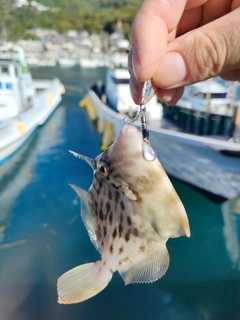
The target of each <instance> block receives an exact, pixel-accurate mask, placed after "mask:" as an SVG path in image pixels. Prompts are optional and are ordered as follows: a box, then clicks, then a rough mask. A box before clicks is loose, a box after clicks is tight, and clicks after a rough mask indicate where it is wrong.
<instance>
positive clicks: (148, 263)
mask: <svg viewBox="0 0 240 320" xmlns="http://www.w3.org/2000/svg"><path fill="white" fill-rule="evenodd" d="M168 266H169V254H168V250H167V248H166V246H165V245H164V247H163V248H161V250H159V251H158V252H156V253H155V254H154V255H153V256H151V257H150V259H147V260H144V261H143V262H141V263H139V264H138V265H136V266H134V267H133V268H131V269H129V270H128V271H126V272H123V273H120V275H121V276H122V277H123V280H124V282H125V284H126V285H127V284H130V283H148V282H154V281H157V280H158V279H160V278H161V277H162V276H163V275H164V274H165V273H166V271H167V269H168Z"/></svg>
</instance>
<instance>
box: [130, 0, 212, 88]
mask: <svg viewBox="0 0 240 320" xmlns="http://www.w3.org/2000/svg"><path fill="white" fill-rule="evenodd" d="M205 2H206V0H190V1H187V0H145V1H143V3H142V5H141V6H140V8H139V10H138V12H137V15H136V17H135V19H134V22H133V25H132V41H133V48H132V54H131V55H130V57H132V65H133V72H134V74H135V77H136V78H137V80H138V81H140V82H144V81H146V80H147V79H151V78H152V76H153V75H154V73H155V71H156V70H157V68H158V66H159V63H160V60H161V58H162V57H163V55H164V54H165V51H166V46H167V43H168V34H169V33H170V32H172V31H173V30H174V29H175V28H176V27H177V25H178V22H179V20H180V18H181V16H182V14H183V12H184V10H185V8H186V7H187V9H189V8H191V7H197V6H200V5H202V4H203V3H205Z"/></svg>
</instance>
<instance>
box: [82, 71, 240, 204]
mask: <svg viewBox="0 0 240 320" xmlns="http://www.w3.org/2000/svg"><path fill="white" fill-rule="evenodd" d="M126 75H127V73H125V74H124V77H122V79H123V80H124V79H125V80H126V78H125V76H126ZM128 78H129V76H128ZM125 80H124V81H123V82H124V85H125V86H126V85H128V84H125V82H126V83H127V81H125ZM112 81H113V82H114V79H113V78H112ZM109 86H110V84H109V82H108V81H107V82H106V96H105V95H104V93H103V92H101V88H100V86H99V84H97V85H96V86H94V90H93V89H90V90H89V92H88V98H87V99H85V100H84V101H85V103H82V105H83V106H84V104H85V105H86V107H89V105H90V108H88V110H90V112H91V113H92V114H94V112H92V111H91V109H92V108H95V109H96V112H95V113H96V114H97V116H96V117H97V118H98V119H99V120H102V119H104V121H105V122H106V123H108V124H111V127H112V128H113V130H112V132H113V135H112V137H111V139H108V140H109V142H110V140H114V138H115V137H116V135H117V134H118V133H119V131H120V130H121V127H122V120H123V118H124V115H123V113H124V114H126V112H123V113H120V112H119V111H121V110H122V109H121V101H120V100H119V101H118V102H117V104H115V105H112V108H111V107H109V106H108V105H107V104H106V103H105V102H106V100H107V101H111V99H112V98H113V97H111V94H112V96H113V95H115V93H116V92H118V93H119V94H121V98H124V99H126V97H127V96H128V99H129V100H131V97H130V93H129V92H128V93H127V91H125V89H124V86H123V84H122V83H121V81H118V82H117V84H116V86H115V89H114V90H113V91H112V90H108V89H109ZM128 86H129V85H128ZM212 94H213V93H212ZM213 96H214V95H213ZM101 97H102V98H101ZM226 98H227V96H226ZM165 107H166V106H165ZM159 109H160V108H159ZM235 109H236V108H235ZM150 110H151V106H150V103H149V104H147V111H148V112H149V111H150ZM180 110H182V109H181V108H180ZM124 111H125V110H124ZM231 112H232V111H231ZM163 114H164V113H163ZM160 115H161V113H160ZM210 115H211V114H210ZM215 115H216V114H215ZM157 118H159V114H158V115H157ZM148 119H149V129H150V140H151V143H152V145H153V146H154V148H155V150H156V151H157V155H158V158H159V160H160V162H161V163H162V165H163V167H164V169H165V170H166V172H167V173H168V174H169V175H170V176H172V177H175V178H177V179H180V180H182V181H184V182H186V183H189V184H191V185H193V186H195V187H198V188H200V189H202V190H204V191H206V192H207V193H210V194H212V195H217V196H219V197H222V198H227V199H231V198H233V197H235V196H237V195H238V194H240V157H236V156H232V155H226V154H223V153H222V152H220V151H224V152H225V153H233V154H235V155H237V154H239V155H240V143H236V142H234V140H233V139H232V140H231V139H229V140H226V139H225V140H224V138H225V137H223V136H204V135H203V136H202V135H197V134H192V133H186V132H179V131H177V126H176V123H172V127H171V126H169V121H168V120H166V119H165V118H164V117H163V118H162V119H160V120H158V121H156V120H154V121H151V117H148ZM125 121H127V120H125ZM209 121H210V120H209ZM161 124H162V126H164V125H166V124H167V125H166V128H163V127H161V126H160V125H161ZM135 125H137V126H139V127H140V126H141V124H140V122H135ZM106 128H109V126H106ZM180 129H181V128H180Z"/></svg>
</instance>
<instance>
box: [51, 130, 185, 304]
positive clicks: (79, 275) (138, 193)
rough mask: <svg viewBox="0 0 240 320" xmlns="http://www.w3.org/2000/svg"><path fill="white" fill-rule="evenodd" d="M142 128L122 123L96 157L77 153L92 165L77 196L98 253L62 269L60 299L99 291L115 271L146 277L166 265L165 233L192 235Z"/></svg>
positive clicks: (128, 277) (127, 277) (127, 278)
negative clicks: (149, 153)
mask: <svg viewBox="0 0 240 320" xmlns="http://www.w3.org/2000/svg"><path fill="white" fill-rule="evenodd" d="M142 148H143V143H142V134H141V133H140V132H139V131H138V130H137V129H136V128H135V127H134V126H133V125H125V126H124V127H123V128H122V130H121V132H120V133H119V135H118V137H117V139H116V141H115V142H114V143H113V144H112V145H111V146H110V147H109V148H108V149H107V150H106V151H105V152H103V153H102V154H100V155H99V156H98V157H97V158H96V159H95V160H93V159H90V158H88V157H85V156H82V155H78V154H76V153H74V152H72V153H73V154H74V155H75V156H78V157H79V158H81V159H83V160H85V161H87V162H88V163H89V164H90V165H91V167H92V168H93V170H94V180H93V183H92V185H91V187H90V189H89V191H88V192H86V191H84V190H82V189H80V188H78V187H77V186H74V185H72V187H73V189H75V191H76V192H77V194H78V195H79V197H80V198H81V216H82V219H83V222H84V224H85V227H86V229H87V231H88V234H89V237H90V239H91V241H92V243H93V244H94V246H95V248H96V249H97V250H98V251H99V252H100V253H101V258H100V260H99V261H97V262H95V263H87V264H83V265H80V266H78V267H75V268H74V269H71V270H70V271H68V272H66V273H64V274H63V275H62V276H61V277H60V278H59V279H58V284H57V289H58V299H59V300H58V301H59V303H63V304H69V303H77V302H81V301H84V300H86V299H89V298H91V297H92V296H94V295H96V294H98V293H99V292H100V291H102V290H103V289H104V288H105V287H106V286H107V285H108V283H109V281H110V280H111V278H112V275H113V273H114V272H115V271H118V272H119V273H120V275H121V276H122V278H123V280H124V282H125V284H130V283H147V282H153V281H156V280H158V279H159V278H161V277H162V276H163V275H164V274H165V272H166V271H167V269H168V265H169V254H168V251H167V248H166V242H167V240H168V239H169V238H175V237H179V236H182V235H186V236H188V237H189V236H190V230H189V224H188V218H187V215H186V212H185V209H184V207H183V205H182V203H181V201H180V199H179V197H178V196H177V194H176V192H175V190H174V188H173V186H172V184H171V182H170V180H169V179H168V177H167V175H166V173H165V171H164V170H163V168H162V166H161V164H160V163H159V161H158V159H155V160H154V161H152V162H149V161H147V160H146V159H145V158H144V156H143V150H142Z"/></svg>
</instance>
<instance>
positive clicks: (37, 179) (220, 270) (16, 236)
mask: <svg viewBox="0 0 240 320" xmlns="http://www.w3.org/2000/svg"><path fill="white" fill-rule="evenodd" d="M46 72H47V73H48V75H49V77H51V76H52V75H53V74H57V76H59V77H60V78H61V79H62V81H63V82H64V83H65V84H67V85H68V86H69V87H70V86H79V87H80V88H81V90H79V92H78V91H77V90H76V91H75V92H73V91H68V92H67V94H66V95H65V96H64V98H63V101H62V103H61V105H60V107H59V108H58V109H57V111H56V112H55V113H54V114H53V116H52V117H51V118H50V119H49V121H48V122H47V124H46V125H45V126H43V127H42V128H40V129H39V130H38V131H37V132H35V134H34V135H33V136H32V137H31V139H30V140H29V141H28V143H27V144H26V145H25V146H24V148H22V149H21V150H20V151H19V152H18V153H17V154H15V155H14V157H12V158H11V159H10V160H9V161H8V162H7V163H5V164H4V165H2V166H1V167H0V320H55V319H58V320H135V319H137V320H146V319H148V320H185V319H186V320H198V319H199V320H201V319H204V320H205V319H206V320H209V319H211V320H212V319H214V320H221V319H233V320H235V319H236V320H237V319H240V215H239V213H240V197H239V198H236V199H233V200H232V201H228V202H226V203H224V204H222V205H220V204H215V203H213V202H211V201H210V200H208V199H206V198H205V197H204V196H203V195H201V194H200V193H198V192H197V191H195V190H193V189H192V188H191V187H189V186H187V185H185V184H183V183H181V182H179V181H177V180H172V181H173V184H174V187H175V188H176V190H177V192H178V194H179V196H180V198H181V199H182V201H183V203H184V206H185V208H186V211H187V213H188V216H189V222H190V226H191V238H183V237H182V238H178V239H171V240H169V241H168V249H169V253H170V257H171V262H170V267H169V270H168V271H167V273H166V275H165V276H164V277H163V278H162V279H161V280H159V281H157V282H156V283H153V284H145V285H140V284H139V285H128V286H124V283H123V281H122V279H121V277H120V276H119V275H118V274H117V273H116V274H114V277H113V280H112V281H111V282H110V284H109V286H108V287H107V288H106V289H105V290H104V291H102V292H101V293H100V294H98V295H97V296H96V297H94V298H92V299H90V300H87V301H85V302H83V303H80V304H76V305H59V304H58V303H57V291H56V282H57V279H58V277H59V276H60V275H61V274H62V273H64V272H65V271H67V270H69V269H70V268H73V267H75V266H77V265H79V264H82V263H85V262H88V261H96V260H97V259H98V258H99V254H98V253H97V252H96V250H95V249H94V247H93V245H92V244H91V242H90V240H89V239H88V235H87V232H86V230H85V228H84V226H83V223H82V221H81V218H80V216H79V199H78V197H77V195H76V194H75V192H74V191H73V190H72V189H71V188H70V187H69V185H68V184H69V183H74V184H76V185H78V186H80V187H82V188H84V189H86V190H87V188H88V187H89V186H90V184H91V182H92V170H91V168H90V167H89V166H88V165H87V164H86V163H85V162H83V161H80V160H78V159H76V158H75V157H73V156H72V155H71V154H70V153H69V152H68V150H69V149H71V150H74V151H77V152H79V153H82V154H85V155H88V156H90V157H95V156H96V155H97V154H98V153H99V146H100V139H101V137H100V135H99V134H98V133H97V132H96V130H95V128H94V126H93V125H91V124H90V123H89V121H88V118H87V116H86V114H85V112H84V111H83V110H82V109H80V108H79V107H78V102H79V100H80V99H81V97H82V95H83V94H84V89H83V88H84V85H85V84H91V83H92V82H93V81H94V77H104V74H105V71H104V70H103V69H97V70H95V71H94V70H85V71H84V72H82V71H81V70H80V69H79V68H75V69H74V68H72V69H60V68H49V69H47V70H45V69H44V68H41V69H37V68H36V69H34V70H33V74H34V76H35V77H38V78H44V76H45V77H46ZM77 95H78V96H77Z"/></svg>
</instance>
